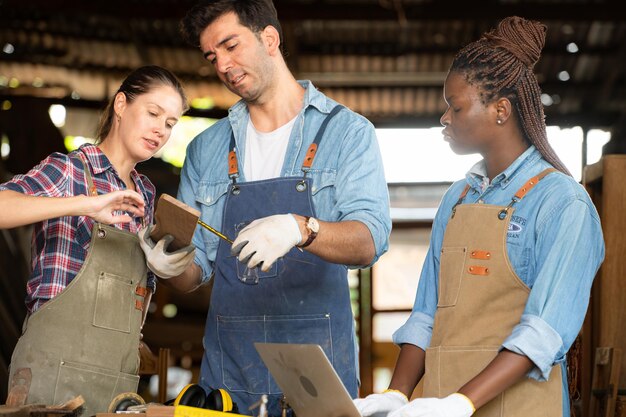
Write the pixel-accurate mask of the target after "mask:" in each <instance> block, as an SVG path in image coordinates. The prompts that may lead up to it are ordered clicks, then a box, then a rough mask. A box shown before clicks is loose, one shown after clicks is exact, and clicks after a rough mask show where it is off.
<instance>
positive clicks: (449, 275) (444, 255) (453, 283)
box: [437, 247, 467, 307]
mask: <svg viewBox="0 0 626 417" xmlns="http://www.w3.org/2000/svg"><path fill="white" fill-rule="evenodd" d="M466 252H467V249H466V248H464V247H463V248H461V247H446V248H442V249H441V260H440V263H439V264H440V268H439V300H438V302H437V307H453V306H455V305H456V302H457V300H458V298H459V290H460V289H461V278H462V277H463V269H464V267H465V253H466Z"/></svg>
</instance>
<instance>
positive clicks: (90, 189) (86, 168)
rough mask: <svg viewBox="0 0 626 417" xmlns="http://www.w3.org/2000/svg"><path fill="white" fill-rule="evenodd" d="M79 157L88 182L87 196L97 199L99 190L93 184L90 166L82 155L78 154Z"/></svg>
mask: <svg viewBox="0 0 626 417" xmlns="http://www.w3.org/2000/svg"><path fill="white" fill-rule="evenodd" d="M78 155H79V157H78V159H80V162H82V163H83V170H84V171H85V179H86V180H87V194H88V195H90V196H92V197H95V196H97V195H98V189H97V188H96V186H95V185H94V183H93V178H92V177H91V171H90V170H89V165H88V164H87V162H86V161H85V160H84V159H83V157H82V156H81V154H80V153H78Z"/></svg>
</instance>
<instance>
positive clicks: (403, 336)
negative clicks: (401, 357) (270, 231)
mask: <svg viewBox="0 0 626 417" xmlns="http://www.w3.org/2000/svg"><path fill="white" fill-rule="evenodd" d="M433 322H434V320H433V318H432V317H430V316H429V315H427V314H424V313H420V312H418V311H414V312H412V313H411V316H410V317H409V318H408V320H407V321H406V323H404V324H403V325H402V327H400V328H399V329H398V330H396V331H395V332H394V333H393V343H395V344H396V345H398V346H399V345H402V344H404V343H410V344H412V345H415V346H417V347H419V348H421V349H423V350H426V348H427V347H428V346H430V338H431V336H432V329H433Z"/></svg>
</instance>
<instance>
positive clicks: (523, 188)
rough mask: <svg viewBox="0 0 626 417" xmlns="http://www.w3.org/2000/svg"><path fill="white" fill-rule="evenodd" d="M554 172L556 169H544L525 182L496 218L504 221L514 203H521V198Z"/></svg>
mask: <svg viewBox="0 0 626 417" xmlns="http://www.w3.org/2000/svg"><path fill="white" fill-rule="evenodd" d="M555 171H556V168H546V169H544V170H543V171H541V172H540V173H539V174H538V175H536V176H534V177H532V178H531V179H529V180H528V181H527V182H526V184H524V185H522V186H521V188H520V189H519V190H517V192H516V193H515V195H514V196H513V198H512V199H511V202H510V203H509V205H508V206H506V207H505V208H503V209H502V210H500V212H499V213H498V218H499V219H500V220H504V219H505V218H506V215H507V213H508V212H509V209H510V208H511V207H513V206H514V205H515V203H517V202H519V201H521V200H522V198H524V197H526V194H528V192H529V191H530V190H532V189H533V188H534V187H535V185H537V184H538V183H539V181H541V180H542V179H543V178H544V177H545V176H546V175H548V174H550V173H552V172H555Z"/></svg>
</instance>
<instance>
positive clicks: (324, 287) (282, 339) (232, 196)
mask: <svg viewBox="0 0 626 417" xmlns="http://www.w3.org/2000/svg"><path fill="white" fill-rule="evenodd" d="M340 109H341V107H340V106H338V108H336V111H333V112H331V114H330V115H329V116H327V118H326V120H325V121H324V123H323V124H322V126H321V127H320V130H319V131H318V133H317V136H316V139H315V142H314V143H313V145H311V146H312V147H313V146H314V145H315V149H316V147H317V145H319V141H320V140H321V137H322V135H323V131H324V129H325V126H326V123H327V122H328V121H329V120H330V118H331V117H332V116H334V114H336V112H337V111H339V110H340ZM234 148H235V142H234V137H233V138H231V146H230V150H231V152H230V155H229V156H230V157H231V161H232V160H233V159H234V168H233V167H232V166H231V172H230V176H231V179H232V180H233V182H232V183H231V184H230V186H229V189H228V194H227V197H226V202H225V207H224V215H223V223H222V232H223V233H225V234H226V236H229V237H231V238H232V237H235V236H236V235H237V233H238V231H239V230H241V229H242V228H243V227H244V226H245V225H246V224H248V223H249V222H251V221H253V220H255V219H259V218H262V217H266V216H271V215H274V214H282V213H297V214H299V215H307V216H315V210H314V208H313V206H312V199H311V192H310V190H311V181H310V179H309V178H306V173H307V172H308V169H309V168H310V165H311V163H312V158H308V157H307V158H306V161H305V163H304V166H303V171H304V175H303V176H302V177H279V178H273V179H268V180H262V181H250V182H243V183H237V182H235V179H236V177H237V172H238V168H237V162H236V156H235V157H234V158H232V157H233V155H234ZM310 150H311V148H309V151H310ZM312 153H313V156H314V153H315V150H313V151H312ZM307 155H310V152H307ZM307 161H308V163H307ZM307 165H308V166H307ZM230 250H231V246H230V244H228V243H226V242H224V241H220V244H219V246H218V250H217V257H216V260H215V275H214V277H213V279H214V287H213V292H212V296H211V304H210V308H209V313H208V317H207V322H206V329H205V335H204V350H205V353H204V357H203V359H202V367H201V378H200V384H201V385H202V386H203V387H204V388H205V389H206V390H210V389H216V388H225V389H226V390H228V392H229V393H230V394H231V396H232V397H233V400H234V401H235V402H236V403H237V404H238V407H239V412H240V413H241V414H251V413H252V412H251V411H248V407H249V406H250V405H252V404H254V403H255V402H257V401H258V400H259V399H260V398H261V395H262V394H268V399H269V403H268V410H269V415H270V416H279V415H280V405H279V400H280V398H281V396H282V393H281V391H280V389H279V387H278V386H277V384H276V382H275V381H274V379H273V378H271V375H270V373H269V371H268V369H267V368H266V367H265V365H264V364H263V361H262V360H261V358H260V356H259V355H258V353H257V351H256V349H255V348H254V342H274V343H314V344H319V345H320V346H322V348H323V349H324V351H325V352H326V355H327V356H328V359H329V360H330V362H331V363H332V364H333V366H334V368H335V370H336V371H337V373H338V375H339V377H340V378H341V380H342V381H343V383H344V385H345V386H346V388H347V390H348V392H349V393H350V394H351V395H352V396H353V397H354V396H356V393H357V385H358V378H357V362H356V341H355V331H354V318H353V315H352V310H351V306H350V292H349V288H348V280H347V267H346V266H345V265H339V264H332V263H329V262H326V261H324V260H322V259H320V258H318V257H317V256H315V255H312V254H310V253H308V252H306V251H305V252H302V251H300V250H298V249H297V248H292V249H291V251H290V252H288V253H287V254H286V255H285V256H283V257H282V258H280V259H278V260H277V261H276V262H275V263H274V265H272V267H271V268H270V270H269V271H268V272H262V271H261V270H260V269H258V268H257V271H258V274H259V281H258V284H246V283H243V282H242V281H241V280H240V277H241V276H242V273H243V272H244V270H245V268H246V265H245V264H242V263H240V262H239V261H238V260H237V258H236V257H234V256H232V255H231V254H230ZM254 412H255V413H257V412H258V410H254Z"/></svg>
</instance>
